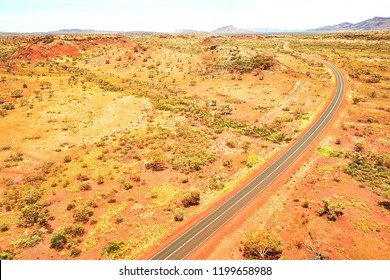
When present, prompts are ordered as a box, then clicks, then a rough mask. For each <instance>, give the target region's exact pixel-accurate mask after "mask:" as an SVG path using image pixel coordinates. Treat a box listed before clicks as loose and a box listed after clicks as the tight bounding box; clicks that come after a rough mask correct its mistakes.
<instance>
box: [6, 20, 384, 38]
mask: <svg viewBox="0 0 390 280" xmlns="http://www.w3.org/2000/svg"><path fill="white" fill-rule="evenodd" d="M385 30H390V17H374V18H372V19H368V20H365V21H362V22H358V23H356V24H353V23H349V22H343V23H340V24H337V25H329V26H324V27H320V28H315V29H309V30H283V29H269V28H247V29H240V28H236V27H234V26H233V25H228V26H224V27H220V28H218V29H215V30H213V31H211V32H208V31H199V30H193V29H181V30H178V31H176V32H173V34H193V33H213V34H227V35H229V34H230V35H232V34H256V33H257V34H259V33H274V34H275V33H312V32H319V33H330V32H358V31H385ZM163 33H164V32H151V31H105V30H93V29H62V30H58V31H50V32H34V33H16V32H0V35H20V34H32V35H65V34H163Z"/></svg>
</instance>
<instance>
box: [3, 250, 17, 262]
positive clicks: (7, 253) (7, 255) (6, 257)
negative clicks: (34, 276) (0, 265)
mask: <svg viewBox="0 0 390 280" xmlns="http://www.w3.org/2000/svg"><path fill="white" fill-rule="evenodd" d="M14 257H15V253H14V252H11V251H8V250H7V251H4V252H1V253H0V260H13V259H14Z"/></svg>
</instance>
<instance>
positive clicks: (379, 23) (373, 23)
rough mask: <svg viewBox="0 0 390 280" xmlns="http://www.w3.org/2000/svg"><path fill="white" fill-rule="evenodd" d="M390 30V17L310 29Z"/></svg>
mask: <svg viewBox="0 0 390 280" xmlns="http://www.w3.org/2000/svg"><path fill="white" fill-rule="evenodd" d="M385 30H390V17H387V18H385V17H374V18H372V19H368V20H364V21H361V22H358V23H356V24H353V23H349V22H343V23H340V24H336V25H328V26H324V27H320V28H316V29H310V30H308V31H315V32H346V31H385Z"/></svg>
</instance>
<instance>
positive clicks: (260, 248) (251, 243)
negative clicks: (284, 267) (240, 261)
mask: <svg viewBox="0 0 390 280" xmlns="http://www.w3.org/2000/svg"><path fill="white" fill-rule="evenodd" d="M242 245H243V248H242V252H243V256H244V258H246V259H250V260H277V259H279V258H280V257H281V255H282V250H283V243H282V239H281V238H280V237H278V236H277V235H276V233H274V232H273V231H268V230H261V229H252V230H250V231H249V232H247V234H246V239H245V240H244V241H243V242H242Z"/></svg>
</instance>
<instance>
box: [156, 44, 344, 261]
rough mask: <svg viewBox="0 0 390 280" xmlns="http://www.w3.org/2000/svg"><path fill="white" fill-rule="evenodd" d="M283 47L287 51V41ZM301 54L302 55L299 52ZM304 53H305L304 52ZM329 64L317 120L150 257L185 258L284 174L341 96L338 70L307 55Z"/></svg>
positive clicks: (321, 127)
mask: <svg viewBox="0 0 390 280" xmlns="http://www.w3.org/2000/svg"><path fill="white" fill-rule="evenodd" d="M285 49H286V50H290V49H289V47H288V44H285ZM302 55H304V54H302ZM305 56H306V55H305ZM310 58H312V59H315V60H317V61H319V62H322V63H323V64H325V65H326V66H328V67H329V68H330V69H331V70H332V71H333V73H334V75H335V77H336V81H337V84H336V91H335V94H334V95H333V98H332V100H331V101H330V103H329V105H328V107H327V108H326V109H325V110H324V111H323V113H322V114H321V116H320V117H319V118H318V119H317V121H316V122H315V123H314V124H312V126H311V127H310V128H309V129H308V130H307V131H306V133H305V134H304V135H302V136H301V137H300V138H299V139H298V140H297V141H296V142H295V143H294V144H293V145H291V146H290V148H289V149H288V150H287V151H286V152H285V153H284V154H282V155H281V156H280V157H279V158H277V159H276V160H274V162H273V163H272V164H271V165H270V166H269V167H267V168H266V169H265V170H264V171H263V172H261V173H260V174H259V175H258V176H256V177H255V178H254V179H253V180H252V181H251V182H249V183H248V184H247V185H246V186H245V187H243V188H242V189H241V190H240V191H239V192H237V193H236V194H235V195H234V196H232V197H231V198H230V199H228V200H227V201H226V202H224V203H223V204H222V205H221V206H219V207H218V208H217V209H215V210H214V211H213V212H211V213H210V214H209V215H207V216H206V217H205V218H203V219H202V220H201V221H199V222H198V223H197V224H195V225H194V226H193V227H191V228H190V229H189V230H187V231H186V232H185V233H184V234H182V235H181V236H180V237H178V238H177V239H175V240H174V241H172V242H171V243H170V244H169V245H168V246H166V247H165V248H163V249H162V250H161V251H160V252H158V253H157V254H156V255H154V256H153V257H152V258H151V259H152V260H168V259H171V260H179V259H184V258H185V257H186V256H188V255H189V254H190V253H191V252H193V251H194V250H195V249H196V248H197V247H198V246H199V245H201V244H202V243H203V242H204V241H206V240H207V239H208V238H209V237H210V236H211V235H213V234H214V233H215V232H216V231H217V230H218V229H220V228H221V227H222V226H223V225H224V224H225V223H227V222H228V221H229V220H230V219H231V218H232V217H233V216H234V215H235V214H236V213H238V212H239V211H240V210H241V209H243V208H244V207H245V206H246V205H248V204H249V203H250V202H251V201H252V200H253V199H254V198H255V197H256V196H257V195H258V194H259V193H260V192H262V191H263V190H264V189H265V188H267V187H268V186H269V185H270V184H272V182H273V181H275V180H276V179H277V178H278V177H279V176H280V175H282V174H283V173H284V171H286V170H287V169H288V168H289V167H290V166H291V165H292V164H293V163H294V162H295V161H296V160H297V159H298V158H299V157H300V156H301V155H302V154H303V153H304V152H305V150H306V149H307V148H308V147H309V146H310V144H311V143H313V142H314V140H315V139H316V138H317V137H318V136H319V135H320V134H321V132H322V131H323V130H324V129H325V128H326V126H327V125H328V124H329V123H330V121H331V120H332V118H333V117H334V116H335V115H336V113H337V110H338V108H339V107H340V105H341V102H342V100H343V98H344V92H345V81H344V77H343V75H342V74H341V72H340V71H339V70H338V69H337V68H336V67H335V66H334V65H332V64H331V63H329V62H327V61H324V60H322V59H320V58H315V57H310Z"/></svg>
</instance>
